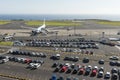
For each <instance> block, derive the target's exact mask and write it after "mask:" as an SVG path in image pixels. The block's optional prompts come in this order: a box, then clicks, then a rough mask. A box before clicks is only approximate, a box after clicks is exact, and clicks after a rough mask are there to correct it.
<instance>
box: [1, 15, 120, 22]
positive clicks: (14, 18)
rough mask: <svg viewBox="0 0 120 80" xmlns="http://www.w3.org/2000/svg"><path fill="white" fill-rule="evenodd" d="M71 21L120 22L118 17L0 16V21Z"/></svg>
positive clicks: (119, 16)
mask: <svg viewBox="0 0 120 80" xmlns="http://www.w3.org/2000/svg"><path fill="white" fill-rule="evenodd" d="M19 19H23V20H43V19H46V20H73V19H102V20H110V21H120V15H49V14H48V15H17V14H16V15H15V14H14V15H13V14H12V15H8V14H7V15H0V20H19Z"/></svg>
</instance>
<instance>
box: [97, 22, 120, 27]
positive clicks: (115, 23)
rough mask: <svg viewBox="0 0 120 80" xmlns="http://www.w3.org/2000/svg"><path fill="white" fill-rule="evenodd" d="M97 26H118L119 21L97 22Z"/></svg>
mask: <svg viewBox="0 0 120 80" xmlns="http://www.w3.org/2000/svg"><path fill="white" fill-rule="evenodd" d="M97 23H98V24H103V25H112V26H120V21H99V22H97Z"/></svg>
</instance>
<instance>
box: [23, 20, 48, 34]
mask: <svg viewBox="0 0 120 80" xmlns="http://www.w3.org/2000/svg"><path fill="white" fill-rule="evenodd" d="M21 27H23V26H21ZM23 28H28V29H32V31H31V36H35V35H37V34H39V33H42V34H47V33H48V31H47V30H46V24H45V19H44V22H43V25H42V26H40V27H38V28H30V27H23Z"/></svg>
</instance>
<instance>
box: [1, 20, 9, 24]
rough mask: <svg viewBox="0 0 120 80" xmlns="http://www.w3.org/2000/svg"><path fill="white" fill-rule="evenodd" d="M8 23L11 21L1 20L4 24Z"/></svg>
mask: <svg viewBox="0 0 120 80" xmlns="http://www.w3.org/2000/svg"><path fill="white" fill-rule="evenodd" d="M8 23H10V21H4V20H0V25H4V24H8Z"/></svg>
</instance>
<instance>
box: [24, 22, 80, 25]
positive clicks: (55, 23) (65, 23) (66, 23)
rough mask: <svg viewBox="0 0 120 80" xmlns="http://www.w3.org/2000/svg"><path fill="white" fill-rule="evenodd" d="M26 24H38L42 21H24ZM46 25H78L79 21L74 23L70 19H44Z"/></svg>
mask: <svg viewBox="0 0 120 80" xmlns="http://www.w3.org/2000/svg"><path fill="white" fill-rule="evenodd" d="M25 24H26V25H28V26H40V25H42V24H43V21H26V22H25ZM46 25H47V26H80V23H74V22H72V21H46Z"/></svg>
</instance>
